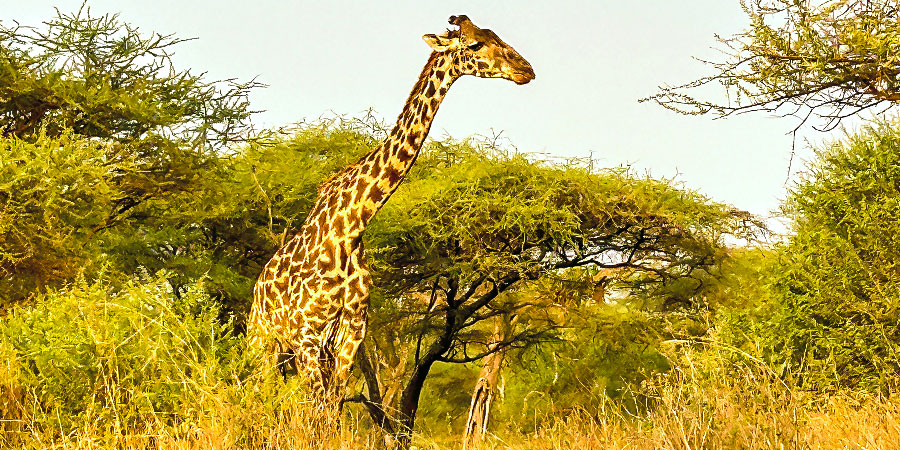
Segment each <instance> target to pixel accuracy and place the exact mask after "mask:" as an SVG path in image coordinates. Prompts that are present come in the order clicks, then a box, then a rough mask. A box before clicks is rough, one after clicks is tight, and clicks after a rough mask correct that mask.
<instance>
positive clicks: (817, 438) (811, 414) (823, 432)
mask: <svg viewBox="0 0 900 450" xmlns="http://www.w3.org/2000/svg"><path fill="white" fill-rule="evenodd" d="M726 353H727V352H718V351H712V352H711V351H708V350H704V351H699V350H695V349H691V348H689V347H684V348H681V349H679V356H678V364H677V365H676V367H675V368H674V369H673V370H672V371H671V372H669V373H667V374H663V375H660V376H658V377H656V378H654V379H653V380H651V381H650V382H648V383H646V385H645V386H643V387H642V390H643V393H644V394H647V395H650V396H651V398H652V399H653V400H652V406H651V407H650V408H649V410H648V412H646V413H645V414H642V415H640V416H634V415H631V414H629V413H627V412H625V409H624V408H621V407H619V406H617V405H616V404H615V403H613V402H609V403H607V404H606V405H605V406H604V407H603V408H601V410H598V411H588V410H573V411H568V412H566V413H565V414H560V415H559V416H557V417H554V418H549V420H548V421H546V422H545V423H546V424H545V425H543V426H540V427H538V428H537V429H535V430H533V431H531V432H528V433H521V432H518V431H509V430H503V431H499V432H497V434H493V435H489V436H488V438H487V439H486V440H485V441H484V442H482V443H481V444H480V446H478V447H477V448H480V449H483V450H488V449H490V450H499V449H510V450H525V449H535V450H545V449H546V450H550V449H553V450H573V449H672V450H688V449H888V450H889V449H900V402H896V401H893V400H889V399H883V398H878V397H873V396H867V395H864V394H853V393H850V392H835V393H829V394H824V393H811V392H804V391H802V390H799V389H797V388H794V387H791V386H790V385H788V384H785V383H783V382H782V381H781V380H780V379H779V378H778V377H777V376H775V375H774V374H772V373H771V371H770V370H769V369H768V368H767V367H766V366H765V365H764V364H762V363H746V361H744V362H742V363H739V364H736V363H735V362H734V361H733V360H731V359H729V358H730V356H729V355H727V354H726ZM12 364H13V363H11V362H7V363H6V365H5V366H4V371H5V372H4V373H6V374H9V371H10V370H11V369H10V368H11V367H12ZM5 380H7V381H8V380H9V378H5ZM3 382H4V381H3V380H0V384H2V383H3ZM4 386H5V387H4V389H3V393H2V395H4V396H6V397H4V398H5V399H7V400H8V399H10V398H12V396H16V395H21V392H19V393H16V392H15V391H12V390H10V389H9V386H8V383H7V384H6V385H4ZM244 388H246V389H247V392H246V395H237V396H236V395H235V394H236V393H235V392H219V393H217V392H209V393H208V396H207V397H206V398H204V399H203V401H202V403H203V405H202V408H199V409H198V410H199V411H201V413H200V414H198V415H197V416H196V417H195V419H194V420H192V421H189V422H184V423H180V424H177V425H175V426H173V425H172V424H165V423H163V422H162V421H159V422H153V421H149V422H148V423H146V425H145V426H144V427H143V428H141V429H120V428H118V427H117V426H116V424H115V423H106V422H103V423H101V422H99V421H98V422H94V423H88V425H86V426H83V427H81V428H79V429H77V430H75V431H73V432H70V433H68V434H65V435H59V433H50V432H47V431H46V430H39V429H37V428H35V427H32V426H31V425H30V424H29V422H28V417H27V415H28V414H27V408H23V409H22V411H23V414H22V415H21V416H20V417H13V418H4V419H3V420H4V427H3V430H4V435H3V437H2V438H0V444H2V445H3V446H4V447H6V448H25V449H60V450H62V449H66V450H68V449H73V450H74V449H78V450H81V449H85V450H88V449H101V448H102V449H107V448H114V449H123V450H126V449H127V450H132V449H134V450H138V449H141V450H146V449H151V450H156V449H159V450H170V449H171V450H174V449H178V450H200V449H204V450H205V449H214V450H218V449H232V448H241V449H274V448H286V449H287V448H290V449H323V448H324V449H354V450H355V449H381V448H385V444H384V442H385V440H384V436H383V435H381V434H379V433H378V432H377V430H372V429H371V427H369V425H368V423H367V422H366V421H367V419H366V418H364V417H362V416H358V415H356V413H355V411H354V410H353V409H352V408H348V409H349V411H347V412H346V414H345V415H344V417H343V418H342V421H341V424H340V426H338V427H336V428H330V429H328V430H325V429H323V428H322V427H321V426H318V425H317V424H320V423H322V421H323V417H322V416H321V414H320V413H317V412H316V409H315V408H313V407H312V404H311V403H310V402H308V401H306V400H305V399H304V396H303V395H300V394H296V392H298V391H293V390H282V391H281V392H282V394H281V395H282V398H278V399H276V401H275V402H272V403H270V402H260V401H257V400H255V399H256V398H258V397H259V392H256V393H254V392H252V390H253V389H254V387H253V386H245V387H244ZM290 392H294V394H290ZM3 401H5V400H3ZM272 404H277V405H278V407H276V408H273V407H272V406H271V405H272ZM326 422H327V421H326ZM332 423H334V422H332ZM495 425H497V424H495ZM499 425H500V426H499V427H497V428H500V429H503V426H502V424H499ZM459 438H460V436H450V435H442V436H425V435H421V434H419V435H415V436H414V439H413V446H414V447H415V448H418V449H420V450H424V449H450V448H458V447H459V446H460V445H461V441H460V439H459Z"/></svg>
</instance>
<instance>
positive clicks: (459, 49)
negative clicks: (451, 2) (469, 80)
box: [422, 16, 534, 84]
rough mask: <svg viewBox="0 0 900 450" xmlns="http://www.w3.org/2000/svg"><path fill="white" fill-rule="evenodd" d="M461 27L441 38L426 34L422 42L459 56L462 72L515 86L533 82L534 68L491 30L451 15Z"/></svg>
mask: <svg viewBox="0 0 900 450" xmlns="http://www.w3.org/2000/svg"><path fill="white" fill-rule="evenodd" d="M449 22H450V23H451V24H453V25H457V26H459V29H458V30H449V31H447V32H446V33H444V34H442V35H435V34H426V35H424V36H422V39H424V40H425V42H427V43H428V45H430V46H431V48H433V49H434V51H436V52H440V53H450V54H454V55H455V56H458V59H457V60H458V61H459V67H458V69H459V70H460V73H461V74H462V75H475V76H478V77H482V78H506V79H507V80H511V81H514V82H515V83H516V84H525V83H527V82H529V81H531V80H533V79H534V69H532V68H531V64H529V63H528V61H526V60H525V58H523V57H522V56H521V55H519V53H518V52H516V51H515V50H514V49H513V48H512V47H510V46H509V45H508V44H507V43H505V42H503V41H502V40H500V38H499V37H498V36H497V35H496V34H495V33H494V32H493V31H491V30H488V29H481V28H478V27H477V26H475V24H473V23H472V21H471V20H469V18H468V17H466V16H450V20H449Z"/></svg>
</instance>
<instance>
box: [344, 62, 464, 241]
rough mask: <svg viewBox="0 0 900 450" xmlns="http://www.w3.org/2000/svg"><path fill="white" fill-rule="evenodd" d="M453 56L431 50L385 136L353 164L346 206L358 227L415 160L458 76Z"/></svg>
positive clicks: (381, 202)
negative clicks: (349, 201) (349, 200)
mask: <svg viewBox="0 0 900 450" xmlns="http://www.w3.org/2000/svg"><path fill="white" fill-rule="evenodd" d="M453 58H454V57H453V56H452V55H449V54H445V53H438V52H433V53H432V54H431V56H430V57H429V58H428V63H426V64H425V68H423V69H422V73H421V74H420V75H419V80H418V81H417V82H416V85H415V87H413V90H412V92H411V93H410V94H409V98H408V99H407V100H406V104H405V105H404V106H403V112H401V113H400V116H399V117H398V118H397V124H396V125H395V126H394V128H393V129H392V130H391V132H390V134H389V135H388V137H387V139H385V140H384V142H383V143H382V144H381V146H379V147H378V148H376V149H375V150H373V151H371V152H370V153H368V154H367V155H365V156H364V157H363V158H362V159H360V161H359V162H358V163H357V164H356V168H355V169H356V170H358V172H357V173H356V175H357V176H356V177H355V178H356V184H355V185H350V186H348V188H350V189H351V190H354V191H355V192H353V194H354V195H353V204H352V205H351V206H350V208H349V209H351V210H355V211H356V212H358V213H359V215H360V221H359V222H357V225H358V226H360V227H361V229H364V228H365V226H366V225H367V224H368V222H369V221H370V220H371V219H372V216H374V215H375V213H376V212H378V210H379V209H381V207H382V206H383V205H384V204H385V202H387V200H388V198H389V197H390V195H391V194H392V193H393V192H394V191H395V190H396V189H397V187H398V186H399V185H400V182H401V181H402V180H403V178H404V177H405V176H406V174H407V172H409V169H410V167H412V165H413V163H414V162H415V160H416V157H417V156H418V154H419V150H421V148H422V144H423V143H424V142H425V137H426V136H428V131H429V130H430V129H431V123H432V121H433V120H434V116H435V114H436V113H437V110H438V107H439V106H440V105H441V101H442V100H443V99H444V96H445V95H446V94H447V91H448V90H449V89H450V85H451V84H453V82H454V81H455V80H456V79H457V78H459V73H458V71H457V70H456V66H455V61H454V60H453ZM361 229H360V231H361Z"/></svg>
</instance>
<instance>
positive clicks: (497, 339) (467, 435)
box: [463, 314, 518, 450]
mask: <svg viewBox="0 0 900 450" xmlns="http://www.w3.org/2000/svg"><path fill="white" fill-rule="evenodd" d="M517 318H518V317H517V316H512V318H510V316H509V315H507V314H504V315H502V316H499V317H498V320H497V324H496V325H495V327H494V345H501V343H503V342H504V341H506V340H507V339H508V338H509V335H510V334H511V332H512V327H513V326H514V325H515V322H516V319H517ZM505 357H506V349H500V350H498V351H496V352H494V353H491V354H490V355H488V356H486V357H485V358H484V365H483V366H482V367H481V374H480V375H479V377H478V381H477V382H476V383H475V390H474V392H472V402H471V404H470V405H469V416H468V418H467V419H466V428H465V431H463V450H466V449H467V448H469V447H470V446H474V445H477V444H478V443H480V442H481V441H482V439H484V434H485V433H486V432H487V424H488V416H490V413H491V403H492V402H493V400H494V396H495V395H496V393H497V383H498V381H499V380H500V370H501V369H502V367H503V360H504V358H505Z"/></svg>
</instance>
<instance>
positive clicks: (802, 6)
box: [642, 0, 900, 130]
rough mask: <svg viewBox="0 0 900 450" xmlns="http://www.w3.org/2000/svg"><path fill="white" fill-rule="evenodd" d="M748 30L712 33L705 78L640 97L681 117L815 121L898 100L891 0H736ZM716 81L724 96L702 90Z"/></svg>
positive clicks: (833, 123) (896, 29) (825, 126)
mask: <svg viewBox="0 0 900 450" xmlns="http://www.w3.org/2000/svg"><path fill="white" fill-rule="evenodd" d="M741 4H742V6H743V8H744V11H745V12H746V14H747V17H748V18H749V20H750V25H749V28H748V29H747V30H745V31H743V32H741V33H739V34H737V35H735V36H732V37H728V38H719V39H718V41H719V44H721V45H720V50H722V55H723V56H722V57H721V59H716V60H712V61H706V63H707V64H708V65H709V66H710V67H711V68H712V71H713V73H712V74H711V75H708V76H705V77H702V78H698V79H697V80H695V81H692V82H689V83H686V84H682V85H677V86H674V87H669V86H664V87H661V88H660V91H659V92H658V93H657V94H655V95H653V96H651V97H648V98H645V99H643V100H642V101H650V100H652V101H655V102H657V103H658V104H660V105H662V106H664V107H666V108H669V109H672V110H675V111H677V112H680V113H684V114H707V113H712V114H715V115H719V116H728V115H732V114H735V113H743V112H750V111H767V112H771V113H776V114H780V115H784V116H795V117H797V118H799V120H800V123H799V124H798V125H797V128H799V127H800V126H802V125H803V124H804V123H806V122H807V121H808V120H809V119H814V121H815V123H814V126H815V127H816V128H817V129H820V130H832V129H834V128H836V127H837V126H838V125H839V124H840V123H841V121H842V120H843V119H845V118H847V117H850V116H854V115H857V114H859V113H861V112H863V111H867V110H871V111H873V112H876V113H880V112H884V111H886V110H888V109H890V108H892V107H894V106H895V104H896V103H897V102H898V101H900V58H898V56H897V55H898V54H900V38H898V36H900V18H898V17H900V16H898V4H897V2H896V1H894V0H824V1H811V0H800V1H797V0H742V1H741ZM716 84H718V85H721V87H722V88H723V89H724V91H725V93H726V95H727V100H726V101H724V102H722V101H719V100H708V99H707V98H710V97H718V96H716V95H714V94H711V93H710V92H709V91H708V90H705V89H703V87H704V86H707V85H716Z"/></svg>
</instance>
